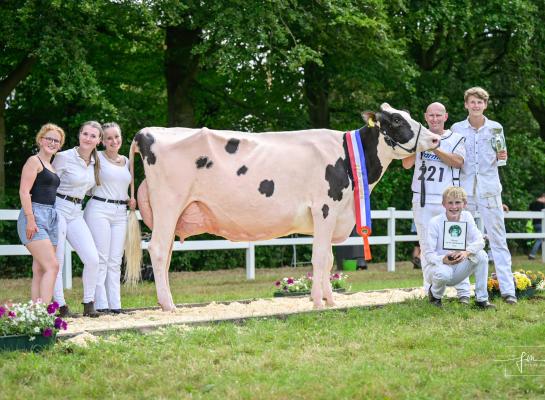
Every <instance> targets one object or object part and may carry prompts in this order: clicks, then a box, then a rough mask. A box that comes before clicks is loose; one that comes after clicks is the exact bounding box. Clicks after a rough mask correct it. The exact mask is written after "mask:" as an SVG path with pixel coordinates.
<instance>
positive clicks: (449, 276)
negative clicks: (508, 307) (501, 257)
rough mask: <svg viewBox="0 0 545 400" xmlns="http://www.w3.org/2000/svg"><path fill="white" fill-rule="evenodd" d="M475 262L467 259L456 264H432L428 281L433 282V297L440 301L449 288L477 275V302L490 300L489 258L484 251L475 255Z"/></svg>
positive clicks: (427, 273)
mask: <svg viewBox="0 0 545 400" xmlns="http://www.w3.org/2000/svg"><path fill="white" fill-rule="evenodd" d="M472 260H473V261H471V260H469V259H465V260H464V261H462V262H460V263H458V264H454V265H446V264H443V263H441V264H438V265H436V264H431V265H430V266H429V268H428V269H427V270H426V279H427V280H428V282H431V292H432V294H433V297H435V298H436V299H440V298H442V297H443V295H444V294H445V290H446V288H447V286H454V285H456V284H458V283H460V282H462V281H463V280H464V279H467V278H468V277H469V275H471V274H472V273H473V272H474V273H475V300H477V301H486V300H488V291H487V287H486V285H487V282H488V256H487V255H486V252H485V251H484V250H480V251H479V252H478V253H477V254H475V256H474V258H472Z"/></svg>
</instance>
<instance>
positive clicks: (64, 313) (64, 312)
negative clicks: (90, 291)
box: [57, 304, 73, 318]
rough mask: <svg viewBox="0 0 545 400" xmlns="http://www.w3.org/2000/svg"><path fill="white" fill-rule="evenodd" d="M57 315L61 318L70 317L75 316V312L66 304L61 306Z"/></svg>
mask: <svg viewBox="0 0 545 400" xmlns="http://www.w3.org/2000/svg"><path fill="white" fill-rule="evenodd" d="M57 316H58V317H59V318H70V317H73V314H72V313H71V312H70V309H69V308H68V306H67V305H66V304H65V305H64V306H60V307H59V311H57Z"/></svg>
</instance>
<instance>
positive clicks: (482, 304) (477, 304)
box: [475, 300, 496, 310]
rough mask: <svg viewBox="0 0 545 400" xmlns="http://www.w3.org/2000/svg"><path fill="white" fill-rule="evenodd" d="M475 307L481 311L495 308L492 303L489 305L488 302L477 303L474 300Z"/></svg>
mask: <svg viewBox="0 0 545 400" xmlns="http://www.w3.org/2000/svg"><path fill="white" fill-rule="evenodd" d="M475 306H476V307H477V308H481V309H483V310H495V309H496V306H495V305H494V304H492V303H490V302H489V301H488V300H485V301H477V300H475Z"/></svg>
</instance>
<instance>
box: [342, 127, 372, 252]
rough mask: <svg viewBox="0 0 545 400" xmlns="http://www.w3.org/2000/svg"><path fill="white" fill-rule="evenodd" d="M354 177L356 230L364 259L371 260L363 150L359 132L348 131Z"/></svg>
mask: <svg viewBox="0 0 545 400" xmlns="http://www.w3.org/2000/svg"><path fill="white" fill-rule="evenodd" d="M345 138H346V143H347V145H348V146H347V147H348V154H349V158H350V166H351V168H352V176H353V178H354V206H355V209H356V231H357V232H358V234H359V235H360V236H361V237H362V238H363V254H364V257H365V260H366V261H369V260H371V248H370V247H369V236H370V235H371V205H370V194H369V181H368V179H367V167H366V164H365V152H364V151H363V145H362V143H361V138H360V135H359V132H358V131H357V130H355V131H348V132H346V134H345Z"/></svg>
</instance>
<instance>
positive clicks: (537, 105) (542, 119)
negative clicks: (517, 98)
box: [528, 97, 545, 140]
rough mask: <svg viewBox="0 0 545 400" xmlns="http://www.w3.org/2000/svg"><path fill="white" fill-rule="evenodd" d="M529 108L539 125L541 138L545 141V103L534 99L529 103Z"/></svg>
mask: <svg viewBox="0 0 545 400" xmlns="http://www.w3.org/2000/svg"><path fill="white" fill-rule="evenodd" d="M528 108H529V109H530V112H531V113H532V115H533V116H534V118H535V119H536V121H537V123H538V124H539V136H541V139H543V140H545V101H544V100H542V99H538V98H535V97H532V98H530V100H529V101H528Z"/></svg>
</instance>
